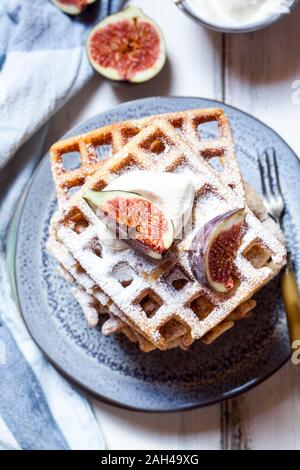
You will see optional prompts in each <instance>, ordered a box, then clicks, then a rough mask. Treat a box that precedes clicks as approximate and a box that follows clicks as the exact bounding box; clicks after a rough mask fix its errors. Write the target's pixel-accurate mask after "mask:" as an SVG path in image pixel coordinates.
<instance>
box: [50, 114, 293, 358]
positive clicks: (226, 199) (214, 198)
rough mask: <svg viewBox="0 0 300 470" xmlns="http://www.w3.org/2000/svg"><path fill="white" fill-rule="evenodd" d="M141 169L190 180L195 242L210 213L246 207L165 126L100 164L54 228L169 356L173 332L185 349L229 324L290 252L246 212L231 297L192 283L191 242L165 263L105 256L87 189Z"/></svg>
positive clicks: (155, 125) (132, 255)
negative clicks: (125, 281) (123, 277)
mask: <svg viewBox="0 0 300 470" xmlns="http://www.w3.org/2000/svg"><path fill="white" fill-rule="evenodd" d="M153 146H154V147H153ZM157 148H160V152H157V151H156V149H157ZM135 169H152V170H154V171H159V172H163V171H168V172H176V173H184V174H188V175H189V176H190V178H191V179H192V180H193V182H194V185H195V187H196V188H197V193H196V194H197V196H196V198H195V204H194V211H193V212H194V214H193V221H194V229H193V232H192V234H191V235H193V233H195V232H196V231H197V230H198V229H199V225H202V224H203V223H205V221H206V220H207V217H208V214H209V218H212V217H214V216H215V215H217V214H220V213H223V212H227V211H229V210H232V209H236V208H238V207H240V206H241V202H240V199H239V198H237V196H236V195H235V194H234V192H233V191H232V190H231V189H230V188H229V187H227V186H225V185H224V183H222V182H221V180H220V178H219V177H218V176H217V175H216V173H215V171H214V170H213V169H212V168H211V166H210V165H209V164H208V163H207V162H206V161H205V160H204V159H203V158H199V156H197V155H195V154H194V152H193V151H192V150H191V147H189V146H188V145H187V144H186V143H185V142H184V141H183V140H182V139H181V137H180V135H178V133H177V132H176V131H175V130H174V127H173V126H172V125H170V124H168V123H167V122H165V121H163V120H161V119H159V120H157V121H154V122H152V123H151V124H150V125H149V126H147V127H146V128H144V129H143V130H142V131H140V132H139V133H138V134H137V135H136V136H135V137H133V138H132V139H131V141H130V142H129V143H128V144H127V145H126V146H125V147H124V148H123V149H122V150H121V151H120V152H119V153H118V154H117V155H116V156H115V157H112V158H111V159H110V160H108V161H106V162H105V163H104V164H103V165H101V166H100V168H99V169H98V170H97V171H96V173H95V174H94V175H93V176H91V177H90V178H89V179H88V181H87V182H86V183H85V185H84V186H83V187H82V188H81V189H80V190H79V191H78V192H77V193H76V194H75V195H74V196H73V198H72V199H71V200H70V201H69V202H68V204H67V206H66V211H65V214H64V216H63V217H62V218H61V219H60V220H59V221H58V222H57V224H56V233H57V238H58V239H59V240H60V242H62V243H63V244H64V245H65V246H66V248H67V249H68V251H69V252H70V253H71V254H72V256H73V257H74V258H75V259H76V261H78V262H79V263H80V265H81V266H82V268H83V270H84V271H85V272H86V273H87V274H88V275H89V277H90V278H91V279H93V281H94V282H95V283H96V285H97V286H98V287H99V288H100V289H101V290H102V291H103V292H105V294H106V295H107V296H108V297H109V298H110V299H111V300H112V301H113V303H114V304H115V305H116V306H117V307H118V308H119V309H120V310H121V311H122V312H123V314H124V318H125V319H126V324H127V325H129V326H130V327H132V328H133V329H134V331H137V332H138V333H140V334H142V336H143V337H145V338H146V339H147V340H148V341H149V342H150V343H151V344H153V345H154V346H155V347H158V348H160V349H167V348H168V343H170V340H171V339H170V337H169V331H170V330H171V331H173V330H184V331H185V333H183V338H182V340H181V346H182V347H188V346H189V345H190V344H191V343H192V342H193V341H194V340H195V339H199V338H201V337H205V335H206V334H207V333H208V332H209V331H211V330H212V329H213V328H215V327H216V326H217V325H219V324H220V323H221V322H223V321H224V320H226V318H227V317H228V316H229V315H230V313H231V312H233V311H234V310H235V309H237V308H238V306H239V305H240V304H242V303H243V302H245V301H246V300H248V299H249V298H250V297H251V296H252V295H253V293H254V292H255V291H256V290H258V289H259V288H260V287H262V286H263V285H264V284H265V283H266V282H268V281H269V280H270V279H271V278H272V277H273V276H274V275H275V274H276V273H277V272H278V271H279V270H280V269H281V267H282V266H283V264H284V263H285V256H286V252H285V249H284V247H283V245H282V244H281V243H280V242H279V241H278V240H277V239H276V237H274V236H272V235H271V234H270V233H268V232H266V230H265V229H264V228H263V226H262V225H261V224H260V222H259V221H258V220H257V219H256V218H255V216H254V215H253V214H252V212H251V211H250V210H249V209H248V208H247V207H246V209H245V212H246V233H245V234H244V237H243V241H242V245H241V247H240V249H239V252H238V255H237V258H236V262H235V269H236V277H237V282H236V285H235V288H234V289H233V292H231V293H230V294H227V295H224V294H223V295H220V294H217V293H215V292H212V291H211V290H210V289H208V288H207V287H206V286H203V285H201V284H199V283H198V282H196V281H195V280H194V279H193V276H192V274H191V272H190V268H189V264H188V262H187V252H186V249H187V246H188V239H187V238H184V239H183V240H181V241H180V242H176V243H175V244H174V247H173V249H172V250H170V251H169V253H168V255H167V257H166V259H165V260H164V262H163V263H159V262H158V263H157V262H155V261H154V260H150V259H149V260H148V259H146V258H145V257H143V256H142V255H139V254H138V253H137V252H134V251H133V250H131V249H130V248H128V249H127V250H125V251H124V252H118V253H117V252H114V253H111V254H110V255H109V256H107V254H106V253H105V247H103V246H100V245H99V240H98V238H97V223H98V219H97V217H96V216H95V215H94V213H93V212H92V211H91V209H90V208H89V206H88V205H87V204H86V203H85V201H84V200H83V199H82V197H81V196H82V195H83V194H84V192H85V191H86V189H88V188H92V189H96V190H102V189H104V188H105V187H106V185H107V184H108V183H109V182H110V181H112V180H114V179H115V178H116V177H118V176H120V175H121V174H123V173H125V172H128V171H132V170H135ZM262 255H263V256H262ZM262 259H263V262H262ZM258 260H259V263H258ZM124 265H125V266H126V267H128V270H129V271H130V273H131V275H132V279H131V283H130V285H127V286H126V287H124V286H122V283H121V282H120V280H119V279H118V271H119V269H120V267H121V266H124ZM174 275H175V276H177V277H181V280H182V281H183V283H181V285H182V287H181V288H180V289H176V287H174V285H175V284H174ZM177 280H178V279H177ZM149 302H150V304H152V305H154V308H152V310H151V313H150V314H149V312H147V311H145V310H144V306H145V305H147V304H149ZM228 326H232V325H228ZM171 338H172V339H173V336H172V335H171Z"/></svg>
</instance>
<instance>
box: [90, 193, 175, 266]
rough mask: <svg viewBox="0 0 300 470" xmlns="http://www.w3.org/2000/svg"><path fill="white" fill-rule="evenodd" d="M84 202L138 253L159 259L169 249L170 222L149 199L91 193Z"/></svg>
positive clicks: (122, 194)
mask: <svg viewBox="0 0 300 470" xmlns="http://www.w3.org/2000/svg"><path fill="white" fill-rule="evenodd" d="M83 198H84V199H85V200H86V201H87V203H88V204H89V206H90V207H91V209H92V210H93V211H94V212H95V214H96V215H97V217H99V219H100V220H101V221H102V222H103V223H104V224H105V225H106V226H107V227H108V228H109V229H110V230H112V231H113V233H114V234H116V237H117V238H119V239H122V240H123V241H124V242H125V243H127V244H128V245H129V246H131V247H132V248H135V249H136V250H138V251H140V252H141V253H143V254H145V255H148V256H150V257H151V258H156V259H161V258H162V256H163V255H164V254H165V253H166V252H167V250H168V249H169V248H170V246H171V245H172V243H173V240H174V228H173V224H172V221H171V220H170V219H169V218H168V217H167V216H166V215H165V214H164V213H163V212H162V210H161V209H160V208H159V207H157V206H156V205H155V204H153V203H152V202H151V201H149V199H146V198H144V197H142V196H140V195H139V194H136V193H130V192H126V191H92V190H90V191H86V193H85V194H84V196H83Z"/></svg>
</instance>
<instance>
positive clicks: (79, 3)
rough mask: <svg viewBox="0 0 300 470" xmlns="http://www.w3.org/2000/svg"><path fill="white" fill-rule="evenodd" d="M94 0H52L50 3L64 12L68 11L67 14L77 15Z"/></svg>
mask: <svg viewBox="0 0 300 470" xmlns="http://www.w3.org/2000/svg"><path fill="white" fill-rule="evenodd" d="M95 1H96V0H52V3H54V5H55V6H57V7H58V8H59V9H60V10H62V11H63V12H64V13H68V15H79V14H80V13H82V12H83V10H85V9H86V8H87V7H88V6H89V5H91V4H92V3H95Z"/></svg>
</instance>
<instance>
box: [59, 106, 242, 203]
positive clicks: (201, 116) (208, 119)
mask: <svg viewBox="0 0 300 470" xmlns="http://www.w3.org/2000/svg"><path fill="white" fill-rule="evenodd" d="M158 118H163V119H165V120H167V121H168V122H169V124H170V125H172V126H173V127H174V129H176V131H177V132H179V133H180V135H181V136H182V137H183V139H184V140H186V142H187V143H188V144H189V145H190V146H191V147H192V148H193V149H194V151H195V152H196V153H197V154H199V155H200V156H201V157H204V158H205V159H206V160H207V161H208V162H209V163H211V165H212V166H214V168H215V169H217V171H218V172H220V174H221V178H222V179H223V181H224V183H225V184H227V185H229V187H231V188H232V189H234V190H235V191H236V193H237V194H238V196H240V197H241V198H242V199H244V197H245V193H244V187H243V182H242V178H241V174H240V170H239V167H238V163H237V160H236V154H235V150H234V144H233V140H232V134H231V130H230V124H229V121H228V118H227V116H226V115H225V113H224V111H223V110H222V109H218V108H209V109H194V110H188V111H178V112H175V113H168V114H163V115H156V116H150V117H146V118H143V119H139V120H133V121H124V122H120V123H115V124H111V125H108V126H105V127H103V128H101V129H96V130H94V131H91V132H88V133H86V134H83V135H79V136H76V137H71V138H69V139H67V140H63V141H59V142H57V143H56V144H54V145H53V146H52V147H51V150H50V154H51V164H52V172H53V179H54V182H55V186H56V193H57V199H58V203H59V205H60V206H62V205H63V204H64V203H65V202H66V201H67V200H68V199H69V198H70V196H72V195H73V194H74V192H75V191H76V190H78V189H79V188H80V187H81V186H82V185H83V184H84V183H85V181H86V180H87V179H88V178H89V177H90V176H91V175H92V174H93V173H94V172H95V170H96V169H97V168H99V167H100V166H101V164H102V160H103V158H107V157H109V156H111V155H115V154H116V153H117V152H118V151H120V150H121V149H122V148H123V147H124V145H126V144H127V143H128V142H129V141H130V139H132V138H133V137H134V136H136V135H137V134H138V133H139V132H140V130H141V129H143V128H144V127H145V126H146V125H148V124H149V123H151V121H153V120H155V119H158ZM209 124H210V125H214V126H215V129H213V131H214V132H213V133H210V134H209V138H206V137H205V136H207V135H208V134H205V133H203V132H202V129H205V126H206V125H209ZM155 145H156V146H157V147H156V148H155ZM153 150H154V152H158V153H159V150H160V149H159V144H157V143H155V142H153ZM221 168H222V171H221Z"/></svg>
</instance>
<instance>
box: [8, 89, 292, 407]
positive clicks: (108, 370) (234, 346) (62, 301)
mask: <svg viewBox="0 0 300 470" xmlns="http://www.w3.org/2000/svg"><path fill="white" fill-rule="evenodd" d="M209 106H221V107H222V108H224V109H225V111H226V112H227V113H228V115H229V117H230V120H231V124H232V127H233V131H234V137H235V142H236V147H237V152H238V158H239V163H240V165H241V169H242V172H243V174H244V175H245V178H246V179H247V180H248V181H249V182H250V183H251V184H252V185H253V186H254V187H255V188H256V189H257V190H259V189H260V188H259V177H258V172H257V168H256V162H255V153H256V149H257V148H258V149H260V150H263V149H264V148H265V147H269V146H274V147H275V148H276V150H277V153H278V155H279V157H280V158H279V163H280V170H281V172H280V173H281V180H282V189H283V192H284V195H285V199H286V203H287V208H288V211H287V215H286V217H285V229H286V234H287V238H288V242H289V245H290V248H291V249H292V251H293V254H294V259H295V261H296V265H297V268H298V269H299V258H298V255H299V238H300V214H299V200H300V186H299V178H300V165H299V161H298V159H297V157H296V155H295V154H294V153H293V152H292V150H291V149H290V148H289V147H288V146H287V144H286V143H284V142H283V140H282V139H281V138H280V137H279V136H278V135H277V134H276V133H275V132H273V131H272V130H271V129H270V128H268V127H267V126H265V125H264V124H262V123H261V122H259V121H257V120H256V119H254V118H253V117H251V116H249V115H247V114H245V113H243V112H241V111H239V110H237V109H234V108H232V107H229V106H225V105H221V104H220V103H217V102H214V101H209V100H204V99H194V98H150V99H144V100H140V101H135V102H131V103H127V104H123V105H121V106H119V107H117V108H115V109H113V110H112V111H109V112H107V113H103V114H100V115H99V116H96V117H95V118H93V119H91V120H89V121H88V122H86V123H85V124H83V125H81V126H78V127H76V128H75V129H73V130H72V131H71V132H69V133H68V136H71V135H75V134H78V133H82V132H87V131H90V130H91V129H95V128H97V127H101V126H104V125H105V124H108V123H112V122H115V121H121V120H124V119H132V118H140V117H143V116H145V115H149V114H154V113H163V112H170V111H176V110H182V109H187V108H198V107H209ZM55 207H56V202H55V194H54V186H53V183H52V178H51V172H50V164H49V158H48V156H46V157H45V158H44V160H43V161H42V163H41V164H40V166H39V167H38V169H37V171H36V173H35V175H34V178H33V180H32V183H31V186H30V188H29V191H28V194H27V196H26V198H25V201H24V204H23V208H22V212H21V216H20V219H19V226H18V233H17V241H16V251H15V282H16V290H17V295H18V298H19V303H20V308H21V310H22V312H23V315H24V318H25V321H26V323H27V326H28V328H29V331H30V332H31V334H32V336H33V338H34V339H35V341H36V342H37V343H38V344H39V346H40V347H41V348H42V350H43V351H44V352H45V353H46V355H47V356H48V357H49V358H50V360H51V361H52V362H53V363H54V364H55V365H56V366H57V367H58V368H59V369H60V370H61V371H62V372H63V373H64V374H65V375H66V376H67V377H69V378H70V379H72V381H74V382H76V383H77V384H80V385H81V386H82V387H83V388H84V389H86V390H89V391H90V392H92V393H93V394H95V395H96V396H97V397H99V398H101V399H103V400H106V401H110V402H112V403H115V404H117V405H120V406H123V407H129V408H134V409H140V410H145V411H167V410H180V409H187V408H192V407H198V406H204V405H208V404H211V403H215V402H218V401H220V400H222V399H225V398H228V397H232V396H234V395H236V394H238V393H240V392H243V391H245V390H247V389H249V388H250V387H252V386H254V385H256V384H257V383H259V382H260V381H262V380H263V379H265V378H266V377H268V376H269V375H271V374H272V373H273V372H274V371H276V370H277V369H278V368H279V367H280V366H281V365H282V364H284V363H285V361H286V360H287V359H288V358H289V354H290V350H289V341H288V334H287V327H286V320H285V315H284V310H283V305H282V301H281V296H280V289H279V286H278V279H277V280H275V281H274V282H272V283H271V284H269V285H268V286H267V287H266V288H265V289H263V290H262V291H261V292H260V293H259V294H258V296H257V300H258V307H257V308H256V310H255V312H254V314H253V316H252V317H250V318H249V319H246V320H243V321H241V322H238V324H237V325H236V326H235V328H233V329H232V330H230V331H229V332H227V333H226V334H224V335H223V336H222V337H221V338H220V340H218V341H216V343H215V344H213V345H212V346H209V347H207V346H204V345H202V344H201V343H200V342H198V343H197V344H195V345H194V346H193V347H192V348H191V349H190V350H189V351H188V352H183V351H180V350H178V351H168V352H160V351H155V352H152V353H149V354H145V353H141V352H140V351H139V349H138V348H137V347H136V346H135V345H133V344H131V343H130V342H129V341H128V340H127V339H125V338H122V337H113V338H106V337H104V336H102V335H101V333H100V332H99V331H98V330H94V329H92V328H89V327H88V325H87V323H86V321H85V319H84V318H83V315H82V312H81V310H80V308H79V306H78V305H77V303H76V301H75V300H74V298H73V297H72V295H71V294H70V292H69V286H68V284H67V283H66V282H64V281H63V280H62V279H61V277H60V276H59V274H58V273H57V271H56V262H55V261H54V260H53V259H52V258H51V257H50V256H49V255H48V253H47V251H46V248H45V243H46V239H47V236H48V226H49V220H50V217H51V215H52V213H53V211H54V210H55Z"/></svg>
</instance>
